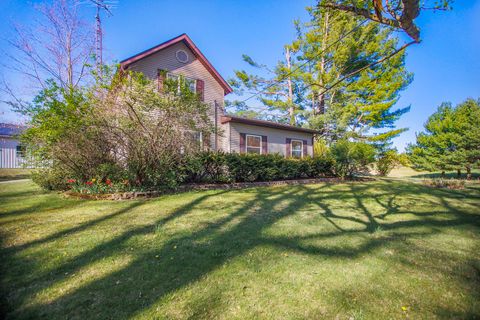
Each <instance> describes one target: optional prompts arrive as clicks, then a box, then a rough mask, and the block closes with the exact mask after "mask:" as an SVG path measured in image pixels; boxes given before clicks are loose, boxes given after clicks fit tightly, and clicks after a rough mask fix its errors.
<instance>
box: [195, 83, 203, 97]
mask: <svg viewBox="0 0 480 320" xmlns="http://www.w3.org/2000/svg"><path fill="white" fill-rule="evenodd" d="M196 83H197V84H196V88H195V90H196V91H197V94H198V97H199V98H200V101H205V93H204V92H205V82H204V81H203V80H197V81H196Z"/></svg>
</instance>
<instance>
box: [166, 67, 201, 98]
mask: <svg viewBox="0 0 480 320" xmlns="http://www.w3.org/2000/svg"><path fill="white" fill-rule="evenodd" d="M167 79H168V80H173V81H176V83H177V93H180V89H181V86H182V84H183V85H184V86H185V87H186V88H188V89H189V90H190V91H191V92H193V93H195V92H196V91H197V81H196V80H195V79H192V78H187V77H184V76H181V75H178V74H173V73H170V72H168V73H167Z"/></svg>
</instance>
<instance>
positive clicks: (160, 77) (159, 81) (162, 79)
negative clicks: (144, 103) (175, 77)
mask: <svg viewBox="0 0 480 320" xmlns="http://www.w3.org/2000/svg"><path fill="white" fill-rule="evenodd" d="M166 74H167V72H166V71H165V70H161V69H158V70H157V90H158V92H163V83H164V82H165V75H166Z"/></svg>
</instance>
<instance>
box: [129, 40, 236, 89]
mask: <svg viewBox="0 0 480 320" xmlns="http://www.w3.org/2000/svg"><path fill="white" fill-rule="evenodd" d="M179 42H183V43H185V45H186V46H187V47H188V48H189V49H190V50H191V51H192V52H193V54H194V55H195V57H196V58H197V59H198V60H199V61H200V62H201V63H202V64H203V66H204V67H205V68H206V69H207V70H208V72H210V74H211V75H212V76H213V77H214V78H215V80H217V82H218V83H219V84H220V85H221V86H222V88H223V90H224V92H225V95H227V94H229V93H231V92H232V91H233V89H232V88H231V87H230V85H229V84H228V83H227V81H225V79H223V77H222V76H221V75H220V73H218V71H217V70H216V69H215V68H214V67H213V65H212V64H211V63H210V62H209V61H208V60H207V58H206V57H205V56H204V55H203V53H202V52H201V51H200V50H199V49H198V48H197V46H196V45H195V44H194V43H193V41H192V39H190V37H189V36H188V35H187V34H186V33H184V34H182V35H179V36H178V37H176V38H173V39H170V40H168V41H165V42H163V43H161V44H159V45H157V46H155V47H153V48H150V49H148V50H145V51H142V52H140V53H138V54H136V55H134V56H132V57H130V58H127V59H125V60H122V61H120V66H121V68H122V70H126V69H127V68H128V66H129V65H131V64H132V63H134V62H136V61H138V60H141V59H144V58H146V57H148V56H150V55H152V54H154V53H157V52H159V51H160V50H163V49H165V48H167V47H170V46H172V45H174V44H176V43H179Z"/></svg>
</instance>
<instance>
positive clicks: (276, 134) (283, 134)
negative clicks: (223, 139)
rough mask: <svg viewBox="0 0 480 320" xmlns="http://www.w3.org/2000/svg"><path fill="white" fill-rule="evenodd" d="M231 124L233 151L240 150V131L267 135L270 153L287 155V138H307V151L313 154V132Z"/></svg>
mask: <svg viewBox="0 0 480 320" xmlns="http://www.w3.org/2000/svg"><path fill="white" fill-rule="evenodd" d="M229 125H230V130H229V132H230V135H229V140H230V148H231V152H240V133H246V134H253V135H260V136H267V143H268V153H279V154H281V155H285V152H286V147H285V140H286V139H287V138H291V139H294V140H295V139H296V140H307V143H308V144H307V153H308V155H310V156H312V155H313V148H312V134H310V133H303V132H296V131H289V130H282V129H274V128H267V127H260V126H252V125H248V124H243V123H234V122H229Z"/></svg>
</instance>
